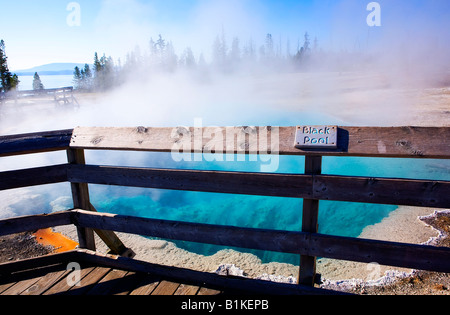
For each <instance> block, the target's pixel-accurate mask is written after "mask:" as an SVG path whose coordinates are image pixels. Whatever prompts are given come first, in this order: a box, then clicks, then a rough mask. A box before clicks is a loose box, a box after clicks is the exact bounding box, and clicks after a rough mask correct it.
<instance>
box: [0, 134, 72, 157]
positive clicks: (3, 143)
mask: <svg viewBox="0 0 450 315" xmlns="http://www.w3.org/2000/svg"><path fill="white" fill-rule="evenodd" d="M72 133H73V129H67V130H58V131H46V132H37V133H28V134H20V135H12V136H0V157H4V156H14V155H22V154H31V153H41V152H51V151H60V150H67V149H68V148H69V144H70V139H71V137H72Z"/></svg>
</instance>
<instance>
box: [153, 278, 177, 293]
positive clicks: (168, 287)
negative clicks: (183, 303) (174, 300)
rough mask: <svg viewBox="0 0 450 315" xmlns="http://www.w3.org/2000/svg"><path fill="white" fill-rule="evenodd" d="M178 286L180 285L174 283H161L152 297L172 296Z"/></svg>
mask: <svg viewBox="0 0 450 315" xmlns="http://www.w3.org/2000/svg"><path fill="white" fill-rule="evenodd" d="M179 286H180V284H179V283H176V282H171V281H161V282H160V283H159V285H158V286H157V287H156V289H155V290H154V291H153V292H152V295H174V293H175V291H176V290H177V289H178V287H179Z"/></svg>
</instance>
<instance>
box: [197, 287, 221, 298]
mask: <svg viewBox="0 0 450 315" xmlns="http://www.w3.org/2000/svg"><path fill="white" fill-rule="evenodd" d="M221 293H222V292H221V291H218V290H212V289H208V288H200V290H198V293H197V295H204V296H208V295H210V296H211V295H219V294H221Z"/></svg>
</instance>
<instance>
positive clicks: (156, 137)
mask: <svg viewBox="0 0 450 315" xmlns="http://www.w3.org/2000/svg"><path fill="white" fill-rule="evenodd" d="M296 130H297V128H296V127H282V128H273V127H264V128H250V129H249V127H242V128H214V129H211V128H144V127H138V128H80V127H79V128H75V129H74V130H64V131H54V132H44V133H36V134H26V135H16V136H4V137H0V157H2V156H14V155H20V154H30V153H39V152H49V151H55V150H67V152H68V154H67V155H68V162H69V163H68V164H63V165H53V166H46V167H39V168H33V169H22V170H15V171H7V172H1V173H0V190H7V189H13V188H20V187H27V186H35V185H44V184H51V183H61V182H70V183H71V187H72V194H73V200H74V208H75V209H74V210H71V211H67V212H62V213H56V214H50V215H40V216H31V217H24V218H12V219H8V220H3V221H0V235H6V234H12V233H16V232H20V231H27V230H35V229H39V228H44V227H52V226H58V225H66V224H75V225H76V226H77V227H78V236H79V242H80V246H81V247H82V248H86V249H91V250H95V243H94V237H93V230H94V231H95V232H96V233H98V234H99V235H100V237H101V238H102V239H103V240H104V241H105V243H106V244H107V245H108V246H109V247H110V248H111V250H112V252H113V253H116V254H121V255H126V256H132V255H133V253H132V251H131V250H130V249H126V248H125V246H124V245H123V244H122V242H121V241H120V240H119V239H118V238H117V236H116V235H115V234H114V233H113V232H106V231H115V232H126V233H131V234H139V235H144V236H151V237H159V238H165V239H171V240H182V241H191V242H198V243H208V244H214V245H223V246H232V247H240V248H248V249H259V250H267V251H275V252H283V253H293V254H298V255H300V257H301V260H300V266H301V268H300V275H299V282H300V284H303V285H312V284H313V283H314V281H315V275H316V269H315V263H316V257H326V258H332V259H339V260H349V261H355V262H364V263H372V262H377V263H379V264H381V265H388V266H396V267H406V268H412V269H419V270H431V271H438V272H450V249H449V248H441V247H434V246H425V245H412V244H402V243H393V242H386V241H377V240H365V239H357V238H348V237H338V236H329V235H322V234H318V233H317V232H318V230H317V225H318V212H319V201H320V200H334V201H350V202H362V203H375V204H388V205H409V206H420V207H433V208H450V181H436V180H416V179H399V178H373V177H351V176H331V175H323V174H321V173H322V157H323V156H358V157H395V158H428V159H448V158H449V157H450V127H445V128H423V127H420V128H419V127H392V128H372V127H339V128H338V134H337V148H334V149H320V148H319V149H317V148H310V149H308V148H306V149H298V148H296V147H295V145H294V142H295V137H296ZM213 131H214V132H213ZM221 132H222V135H221V136H218V133H219V134H220V133H221ZM213 133H215V134H216V136H215V137H214V138H213V139H211V137H210V135H211V134H213ZM263 133H264V135H263ZM226 135H228V136H229V135H234V136H236V135H237V139H238V140H237V141H234V140H235V139H236V138H234V136H233V141H231V142H230V141H227V140H226ZM239 135H244V136H242V137H240V136H239ZM252 135H253V138H252ZM263 136H264V137H266V139H271V140H270V141H259V142H257V144H255V143H253V142H252V139H253V140H254V139H261V137H263ZM208 137H209V138H208ZM181 143H184V144H185V145H184V146H183V149H184V150H185V151H184V153H186V150H187V151H188V152H191V153H205V152H207V153H211V152H212V153H214V152H215V153H216V154H217V153H222V152H223V153H228V154H272V155H278V154H279V155H298V156H305V157H306V163H305V171H304V172H302V173H300V174H277V173H244V172H218V171H199V170H181V169H150V168H135V167H120V166H118V167H111V166H99V165H86V161H85V157H84V150H131V151H152V152H173V150H174V148H179V147H180V144H181ZM275 143H276V145H275ZM186 144H192V145H191V146H189V145H186ZM412 171H414V170H412ZM88 184H101V185H118V186H130V187H144V188H157V189H171V190H185V191H201V192H214V193H227V194H242V195H262V196H277V197H291V198H301V199H304V202H303V223H302V230H301V231H299V232H287V231H273V230H262V229H249V228H238V227H230V226H216V225H205V224H194V223H186V222H173V221H163V220H152V219H144V218H136V217H129V216H119V215H110V214H100V213H96V212H95V208H94V206H93V205H92V204H91V202H90V198H89V189H88ZM299 213H300V211H299ZM19 222H20V224H19ZM299 230H300V227H299Z"/></svg>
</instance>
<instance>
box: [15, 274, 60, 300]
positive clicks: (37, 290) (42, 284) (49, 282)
mask: <svg viewBox="0 0 450 315" xmlns="http://www.w3.org/2000/svg"><path fill="white" fill-rule="evenodd" d="M68 274H69V271H68V270H60V271H55V272H51V273H49V274H47V275H45V276H44V277H42V278H40V279H39V281H38V282H36V283H35V284H34V285H32V286H31V287H29V288H28V289H27V290H25V291H24V292H22V293H21V294H20V295H41V294H42V293H44V292H45V291H47V290H48V289H49V288H50V287H52V286H53V285H54V284H55V283H57V282H58V281H59V280H61V279H62V278H64V277H65V276H67V275H68Z"/></svg>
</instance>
